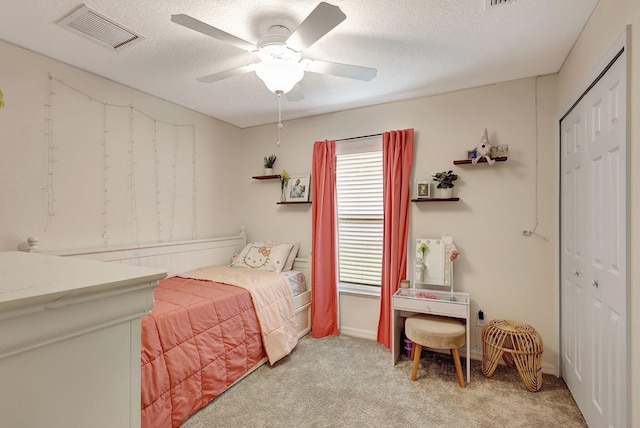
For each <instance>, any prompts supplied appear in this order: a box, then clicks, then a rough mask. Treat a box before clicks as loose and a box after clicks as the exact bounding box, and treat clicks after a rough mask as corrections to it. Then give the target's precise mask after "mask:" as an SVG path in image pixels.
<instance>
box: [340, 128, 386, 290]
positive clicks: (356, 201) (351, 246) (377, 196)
mask: <svg viewBox="0 0 640 428" xmlns="http://www.w3.org/2000/svg"><path fill="white" fill-rule="evenodd" d="M382 176H383V175H382V151H381V142H380V141H379V140H377V141H373V142H371V141H370V142H369V143H364V144H363V143H361V142H358V143H354V142H350V143H346V144H344V145H343V146H341V147H340V146H339V147H338V150H337V153H336V193H337V210H338V212H337V216H338V218H337V220H338V221H337V225H338V280H339V281H340V282H341V283H350V284H360V285H366V286H376V287H380V285H381V282H382V239H383V227H384V206H383V182H382Z"/></svg>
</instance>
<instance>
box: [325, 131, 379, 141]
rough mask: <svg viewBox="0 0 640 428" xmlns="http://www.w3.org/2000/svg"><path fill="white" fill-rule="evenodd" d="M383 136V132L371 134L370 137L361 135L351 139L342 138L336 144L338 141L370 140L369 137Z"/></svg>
mask: <svg viewBox="0 0 640 428" xmlns="http://www.w3.org/2000/svg"><path fill="white" fill-rule="evenodd" d="M381 135H382V132H381V133H379V134H370V135H360V136H358V137H349V138H340V139H339V140H336V142H338V141H350V140H359V139H361V138H369V137H379V136H381Z"/></svg>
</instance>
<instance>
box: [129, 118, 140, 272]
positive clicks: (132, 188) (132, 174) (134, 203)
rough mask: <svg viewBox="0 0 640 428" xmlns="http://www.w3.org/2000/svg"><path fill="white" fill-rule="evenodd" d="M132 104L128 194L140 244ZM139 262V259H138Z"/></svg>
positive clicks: (135, 230) (137, 240)
mask: <svg viewBox="0 0 640 428" xmlns="http://www.w3.org/2000/svg"><path fill="white" fill-rule="evenodd" d="M134 119H135V117H134V114H133V106H129V180H130V182H129V196H130V197H131V223H132V224H133V230H134V233H135V243H136V245H140V225H139V223H138V198H137V195H136V154H135V145H136V142H135V138H134V130H135V128H134V126H133V122H134ZM138 262H139V259H138Z"/></svg>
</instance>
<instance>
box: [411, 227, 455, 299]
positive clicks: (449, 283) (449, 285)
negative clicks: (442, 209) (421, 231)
mask: <svg viewBox="0 0 640 428" xmlns="http://www.w3.org/2000/svg"><path fill="white" fill-rule="evenodd" d="M447 251H448V249H447V245H446V243H445V242H444V241H443V239H442V238H417V239H416V240H415V256H414V258H413V259H414V284H415V287H416V288H436V289H449V291H453V269H452V265H453V263H452V261H451V259H450V257H449V256H448V254H447ZM443 291H444V290H443Z"/></svg>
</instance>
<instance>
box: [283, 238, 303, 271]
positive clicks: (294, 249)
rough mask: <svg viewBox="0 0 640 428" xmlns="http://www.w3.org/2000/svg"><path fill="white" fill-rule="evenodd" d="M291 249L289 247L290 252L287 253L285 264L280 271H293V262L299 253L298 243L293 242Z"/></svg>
mask: <svg viewBox="0 0 640 428" xmlns="http://www.w3.org/2000/svg"><path fill="white" fill-rule="evenodd" d="M292 245H293V247H291V252H290V253H289V257H288V258H287V262H286V263H285V264H284V269H282V270H291V269H293V262H295V261H296V257H298V251H300V243H299V242H294V243H293V244H292Z"/></svg>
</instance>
